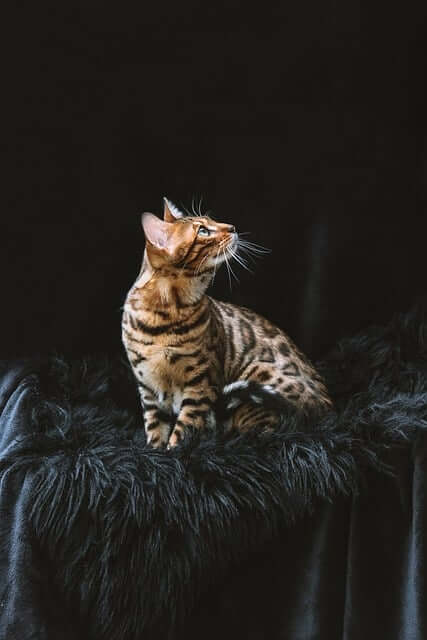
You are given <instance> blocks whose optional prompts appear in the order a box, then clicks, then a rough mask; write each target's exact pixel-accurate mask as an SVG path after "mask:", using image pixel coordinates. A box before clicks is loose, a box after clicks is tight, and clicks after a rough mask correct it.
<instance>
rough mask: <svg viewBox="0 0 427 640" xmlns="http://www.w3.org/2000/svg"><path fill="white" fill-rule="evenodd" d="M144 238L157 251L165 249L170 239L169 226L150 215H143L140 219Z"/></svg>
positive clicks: (167, 223) (170, 230)
mask: <svg viewBox="0 0 427 640" xmlns="http://www.w3.org/2000/svg"><path fill="white" fill-rule="evenodd" d="M141 223H142V228H143V230H144V234H145V238H146V239H147V240H148V242H149V243H150V244H152V245H153V246H154V247H156V248H157V249H167V248H168V245H169V243H170V238H171V232H172V229H171V226H172V225H171V224H170V223H169V222H164V221H163V220H160V219H159V218H158V217H157V216H155V215H154V214H152V213H143V214H142V217H141Z"/></svg>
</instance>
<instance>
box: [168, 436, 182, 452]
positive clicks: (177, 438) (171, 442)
mask: <svg viewBox="0 0 427 640" xmlns="http://www.w3.org/2000/svg"><path fill="white" fill-rule="evenodd" d="M180 440H181V434H180V433H172V434H171V436H170V438H169V442H168V444H167V447H166V449H168V450H169V449H173V448H174V447H176V445H177V444H178V443H179V441H180Z"/></svg>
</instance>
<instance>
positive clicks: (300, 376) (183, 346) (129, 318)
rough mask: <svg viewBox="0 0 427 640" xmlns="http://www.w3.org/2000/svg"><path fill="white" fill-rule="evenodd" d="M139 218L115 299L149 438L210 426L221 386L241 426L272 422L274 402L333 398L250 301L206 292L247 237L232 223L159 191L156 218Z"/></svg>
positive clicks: (311, 404) (157, 443)
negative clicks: (187, 208) (131, 279)
mask: <svg viewBox="0 0 427 640" xmlns="http://www.w3.org/2000/svg"><path fill="white" fill-rule="evenodd" d="M142 227H143V230H144V234H145V251H144V257H143V263H142V267H141V271H140V273H139V275H138V278H137V280H136V282H135V283H134V284H133V286H132V287H131V289H130V290H129V292H128V294H127V297H126V301H125V304H124V307H123V315H122V339H123V343H124V346H125V349H126V352H127V356H128V359H129V362H130V364H131V367H132V369H133V372H134V375H135V378H136V381H137V386H138V390H139V393H140V396H141V402H142V406H143V410H144V424H145V431H146V434H147V442H148V443H150V444H151V445H152V446H153V447H164V446H167V448H172V447H175V446H176V445H177V444H178V443H179V442H180V440H181V439H182V437H183V436H184V434H185V431H186V430H187V429H188V428H193V429H194V428H195V429H200V428H202V427H204V426H205V425H208V426H212V427H214V426H215V406H216V404H217V402H218V399H219V397H220V396H222V397H225V398H228V400H229V403H228V406H229V407H230V408H232V409H233V413H232V414H231V417H230V418H229V420H228V424H227V426H228V427H229V428H234V429H238V430H240V431H246V430H248V429H251V428H252V427H254V426H255V425H256V426H258V427H259V428H260V429H274V427H275V426H276V425H277V424H278V422H279V411H278V409H279V408H280V407H281V406H288V407H289V406H291V407H293V408H295V409H296V410H300V411H304V410H308V409H310V408H318V409H321V410H327V409H328V408H329V407H330V406H331V400H330V398H329V396H328V393H327V390H326V387H325V385H324V383H323V381H322V379H321V377H320V376H319V375H318V373H317V372H316V371H315V369H314V368H313V366H312V364H311V363H310V362H309V360H308V359H307V358H306V357H305V356H304V355H303V354H302V353H301V352H300V351H299V350H298V349H297V347H296V346H295V345H294V343H293V342H292V341H291V339H290V338H289V337H288V336H287V335H285V334H284V333H283V332H282V331H281V330H280V329H279V328H277V327H275V326H274V325H273V324H271V323H270V322H269V321H268V320H266V319H265V318H263V317H261V316H260V315H258V314H256V313H255V312H253V311H251V310H250V309H246V308H244V307H238V306H236V305H233V304H229V303H224V302H218V301H217V300H214V299H213V298H211V297H209V296H207V295H206V290H207V288H208V286H209V284H210V283H211V281H212V279H213V277H214V275H215V272H216V269H217V268H218V267H219V266H220V265H221V264H222V263H224V262H227V261H228V258H232V257H238V255H239V254H237V251H238V250H239V247H241V246H242V244H245V241H242V240H241V238H239V236H238V234H237V233H236V230H235V227H234V226H233V225H231V224H226V223H220V222H216V221H214V220H213V219H211V218H210V217H208V216H203V215H191V214H189V215H186V214H183V213H182V212H181V211H180V210H179V209H178V208H177V207H176V206H175V205H174V204H173V203H172V202H170V201H169V200H168V199H166V198H165V199H164V214H163V220H160V219H159V218H158V217H156V216H155V215H153V214H152V213H144V214H142ZM246 246H248V244H247V243H246ZM269 398H270V399H271V400H272V401H273V405H274V401H276V404H277V407H276V408H272V406H273V405H272V406H268V402H267V400H268V399H269ZM270 404H271V403H270ZM174 420H175V422H174Z"/></svg>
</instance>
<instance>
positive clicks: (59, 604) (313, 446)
mask: <svg viewBox="0 0 427 640" xmlns="http://www.w3.org/2000/svg"><path fill="white" fill-rule="evenodd" d="M426 345H427V322H426V315H425V312H424V311H423V310H422V309H418V310H416V311H415V312H413V313H411V314H406V315H401V316H398V317H397V318H395V319H394V320H393V321H392V322H391V323H390V324H389V325H388V326H386V327H377V328H371V329H370V330H367V331H364V332H362V334H360V335H358V336H355V337H354V338H350V339H348V340H344V341H342V342H340V343H339V344H338V345H337V347H336V349H335V350H334V351H333V352H331V354H330V355H329V356H328V357H327V358H326V359H325V360H324V361H323V362H322V363H319V366H320V368H321V370H322V372H323V374H324V375H325V377H326V379H327V382H328V384H329V387H330V389H331V391H332V394H333V397H334V400H335V406H336V412H332V413H331V414H329V415H327V416H325V417H324V418H322V419H321V420H318V421H317V422H316V424H304V425H302V423H299V422H298V419H297V418H294V419H292V418H288V421H287V423H286V425H284V427H283V429H282V430H279V431H278V432H277V433H275V434H272V435H268V436H264V437H263V436H261V435H256V434H249V435H245V436H243V437H234V436H233V437H230V436H221V435H216V436H215V435H213V434H206V437H202V438H201V439H198V438H197V437H193V438H191V437H190V438H189V439H188V440H187V441H184V443H183V445H182V446H181V447H180V448H179V449H178V450H176V451H174V452H169V453H166V452H155V451H153V450H151V449H149V448H147V447H146V445H145V437H144V433H143V430H142V429H141V416H140V415H139V409H138V403H137V397H136V394H135V391H134V386H133V381H132V378H131V376H130V375H129V371H128V369H127V368H126V367H124V366H123V364H121V363H120V362H118V361H114V360H113V361H110V360H108V359H105V358H100V357H98V358H92V359H89V360H85V361H80V360H77V361H74V362H72V361H68V362H67V361H65V360H62V359H58V358H40V359H38V360H36V359H33V360H27V361H25V360H22V361H18V362H16V361H15V362H14V363H3V365H2V369H1V371H0V373H1V377H0V380H1V384H0V409H1V430H0V447H1V448H0V539H1V545H0V638H1V639H2V640H3V639H4V640H9V639H11V640H15V639H19V640H30V639H34V638H38V639H43V640H51V639H52V640H53V639H54V640H57V639H58V638H60V639H62V638H64V639H65V640H75V639H79V640H82V639H86V638H87V639H90V640H100V639H104V638H108V639H109V640H116V639H117V640H119V639H120V640H121V638H123V639H124V638H126V640H133V639H135V640H136V639H140V638H148V639H149V640H150V639H155V638H159V639H160V638H162V639H164V640H166V639H168V640H184V638H186V639H188V638H200V637H203V638H208V639H209V638H212V639H213V638H218V637H219V636H222V637H226V638H227V637H232V638H242V639H243V638H244V639H247V638H250V639H254V640H258V639H263V638H268V639H273V640H275V639H277V640H278V639H282V638H286V640H307V639H316V640H326V639H327V640H335V639H336V640H358V639H359V638H371V637H372V638H376V639H384V640H421V639H422V638H425V637H426V631H427V630H426V611H427V602H426V595H425V593H426V590H425V584H424V581H425V578H424V576H425V571H426V552H425V538H426V530H427V529H426V526H427V521H426V518H427V514H426V478H427V439H426V438H427V434H426V433H425V428H426V426H427V391H426V380H427V378H426V367H427V358H426V355H427V347H426ZM303 427H304V430H303Z"/></svg>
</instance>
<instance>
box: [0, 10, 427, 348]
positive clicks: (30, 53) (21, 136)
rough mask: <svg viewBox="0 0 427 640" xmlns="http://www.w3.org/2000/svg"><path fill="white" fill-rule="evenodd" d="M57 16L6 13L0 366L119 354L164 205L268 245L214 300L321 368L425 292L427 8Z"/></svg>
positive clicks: (221, 285) (222, 283)
mask: <svg viewBox="0 0 427 640" xmlns="http://www.w3.org/2000/svg"><path fill="white" fill-rule="evenodd" d="M57 4H58V6H56V7H55V6H52V7H51V8H50V9H47V8H42V7H41V6H40V4H39V3H32V4H31V5H30V3H28V6H24V5H20V8H18V7H15V8H14V9H13V13H12V11H10V13H9V15H8V16H7V20H6V21H5V24H6V26H7V29H6V31H7V33H6V40H5V41H4V44H5V54H4V60H3V61H4V62H5V63H6V64H5V70H4V74H3V80H2V84H3V92H2V96H3V97H2V111H3V118H2V120H3V125H4V136H3V143H4V148H5V149H6V156H5V157H6V165H7V168H6V171H5V172H4V174H3V178H4V187H3V196H4V198H5V204H4V206H3V212H2V220H3V222H4V224H5V227H4V233H3V234H2V251H1V255H2V276H3V277H2V314H1V317H2V325H3V326H2V332H1V335H2V353H3V355H7V356H9V355H31V354H34V353H36V352H45V351H47V350H51V349H56V350H58V351H65V352H72V353H75V354H81V353H84V352H90V351H98V352H99V351H108V352H111V351H117V350H119V349H120V348H121V345H120V313H121V312H120V307H121V305H122V304H123V300H124V297H125V294H126V291H127V289H128V288H129V287H130V285H131V283H132V282H133V279H134V278H135V276H136V274H137V272H138V270H139V266H140V261H141V256H142V249H143V236H142V232H141V229H140V217H139V216H140V213H141V212H142V211H144V210H151V211H153V212H155V213H160V211H161V207H162V196H163V195H167V196H168V197H170V198H171V199H172V200H173V201H175V202H176V203H177V204H178V205H184V206H191V201H192V198H193V197H196V199H197V200H198V199H199V198H200V196H203V205H202V206H203V207H204V208H207V209H209V210H211V211H212V212H213V215H214V216H215V217H216V218H217V219H220V220H224V221H229V222H232V223H233V224H235V225H236V226H237V227H238V229H239V230H242V231H243V230H245V231H251V236H250V238H251V239H253V240H254V241H255V242H258V243H261V244H263V245H265V246H267V247H269V248H271V249H272V253H271V254H270V255H268V256H267V257H265V258H263V259H262V260H261V261H259V262H258V263H257V266H256V268H255V273H254V275H250V274H249V273H246V272H242V271H241V270H239V269H238V270H237V271H238V273H239V276H240V285H238V286H234V287H233V290H232V292H230V290H229V287H228V285H227V279H226V277H225V274H221V275H220V277H219V278H218V280H217V282H216V284H215V287H214V289H213V294H214V295H215V296H217V297H219V298H221V299H231V300H233V301H235V302H236V303H238V304H245V305H247V306H251V307H253V308H254V309H256V310H257V311H259V312H260V313H262V314H264V315H267V316H268V317H269V318H270V319H271V320H273V321H275V322H276V323H278V324H279V325H280V326H282V327H283V328H284V329H285V330H286V331H288V332H289V333H290V335H291V336H292V337H293V338H294V339H295V340H296V341H297V342H298V343H299V345H300V346H301V347H302V348H303V349H304V350H306V351H307V352H308V353H309V354H310V355H311V356H313V357H317V356H320V355H321V354H322V353H323V352H324V351H325V350H326V349H327V348H328V347H329V346H331V345H332V344H333V342H334V341H335V340H336V339H337V338H339V337H340V336H343V335H347V334H350V333H352V332H354V331H356V330H358V329H361V328H363V327H364V326H366V325H368V324H371V323H379V322H383V321H387V320H388V319H389V317H390V316H391V314H392V313H393V312H394V311H400V310H405V309H407V308H408V306H410V305H411V303H412V302H413V301H414V300H415V299H416V297H417V296H419V295H420V294H424V293H425V290H426V285H425V278H426V268H425V234H426V231H427V224H426V160H427V149H426V133H427V122H426V111H427V110H426V107H427V105H426V99H425V85H426V82H427V80H426V57H427V37H426V8H425V3H422V2H419V3H405V4H401V3H400V5H398V4H397V3H396V4H395V6H393V4H392V3H385V2H384V3H382V4H381V3H378V2H369V3H368V2H365V3H360V2H356V1H355V0H349V1H347V2H335V1H332V0H325V1H323V2H318V1H317V0H306V1H302V2H292V3H291V2H287V3H275V6H272V7H269V6H268V5H265V4H258V5H249V4H243V3H236V2H227V3H226V4H218V3H215V4H212V3H203V4H202V3H195V2H193V3H189V2H187V3H180V2H176V3H170V4H168V5H166V4H165V3H156V4H154V3H150V4H147V3H134V4H132V3H131V4H129V3H126V4H122V3H116V5H115V6H113V5H110V6H109V5H108V4H106V3H98V4H97V3H92V2H88V3H85V4H84V5H83V4H82V5H81V6H80V7H79V6H77V5H74V4H71V3H57Z"/></svg>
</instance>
